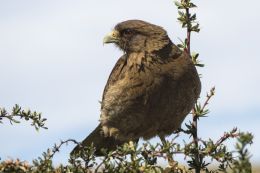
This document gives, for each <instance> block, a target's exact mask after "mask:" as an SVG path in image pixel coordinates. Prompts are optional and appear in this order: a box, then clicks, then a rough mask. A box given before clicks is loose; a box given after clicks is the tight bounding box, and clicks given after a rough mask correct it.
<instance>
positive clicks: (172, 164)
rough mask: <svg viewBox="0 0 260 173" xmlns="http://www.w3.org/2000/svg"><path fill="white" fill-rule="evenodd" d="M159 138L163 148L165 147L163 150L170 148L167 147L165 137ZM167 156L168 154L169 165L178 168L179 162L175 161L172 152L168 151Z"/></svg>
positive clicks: (160, 136)
mask: <svg viewBox="0 0 260 173" xmlns="http://www.w3.org/2000/svg"><path fill="white" fill-rule="evenodd" d="M159 138H160V140H161V142H162V147H163V148H164V147H166V148H168V146H167V141H166V139H165V136H163V135H159ZM165 154H166V156H167V160H168V164H169V165H170V166H171V167H176V166H178V162H176V161H174V159H173V155H172V154H171V153H170V150H168V151H166V153H165Z"/></svg>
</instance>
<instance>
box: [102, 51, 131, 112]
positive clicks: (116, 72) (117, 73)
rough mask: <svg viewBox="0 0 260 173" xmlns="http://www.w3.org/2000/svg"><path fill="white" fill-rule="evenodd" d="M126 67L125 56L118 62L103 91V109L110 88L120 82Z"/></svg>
mask: <svg viewBox="0 0 260 173" xmlns="http://www.w3.org/2000/svg"><path fill="white" fill-rule="evenodd" d="M125 65H126V55H123V56H122V57H120V58H119V59H118V60H117V62H116V65H115V66H114V68H113V69H112V71H111V73H110V75H109V77H108V80H107V83H106V86H105V88H104V91H103V96H102V104H101V109H102V108H103V100H104V97H105V95H106V92H107V90H108V88H109V87H110V86H111V85H113V84H114V83H115V82H116V81H117V80H118V78H119V76H120V74H121V73H122V70H123V68H124V66H125Z"/></svg>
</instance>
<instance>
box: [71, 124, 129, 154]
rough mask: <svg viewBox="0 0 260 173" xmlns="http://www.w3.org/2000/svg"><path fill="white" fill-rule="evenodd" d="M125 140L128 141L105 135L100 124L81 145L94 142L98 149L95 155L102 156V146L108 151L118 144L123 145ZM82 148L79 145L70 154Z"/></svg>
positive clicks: (88, 144)
mask: <svg viewBox="0 0 260 173" xmlns="http://www.w3.org/2000/svg"><path fill="white" fill-rule="evenodd" d="M124 142H126V141H120V140H116V139H115V138H113V137H105V136H104V135H103V134H102V133H101V125H100V124H99V125H98V126H97V128H96V129H95V130H94V131H93V132H92V133H91V134H90V135H89V136H87V137H86V138H85V139H84V140H83V141H82V142H81V146H90V145H91V144H92V143H93V145H94V147H95V149H96V151H95V155H97V156H102V153H101V149H102V148H105V149H107V150H108V151H111V150H115V149H116V147H117V146H120V145H123V144H124ZM80 149H81V147H80V146H79V145H77V146H76V147H75V148H74V149H73V150H72V152H71V153H70V154H76V153H78V152H79V151H80Z"/></svg>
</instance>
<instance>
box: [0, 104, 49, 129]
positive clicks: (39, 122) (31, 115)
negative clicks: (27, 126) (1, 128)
mask: <svg viewBox="0 0 260 173" xmlns="http://www.w3.org/2000/svg"><path fill="white" fill-rule="evenodd" d="M19 118H20V119H24V120H26V121H32V122H31V126H34V127H35V129H36V130H39V129H40V128H43V129H47V127H46V126H45V121H46V118H42V115H41V113H37V112H35V111H31V110H30V109H27V110H23V109H22V108H21V107H20V106H19V105H17V104H16V105H15V106H14V107H13V109H12V111H11V113H8V112H7V111H6V109H5V108H1V107H0V123H3V120H4V119H7V120H9V122H10V123H11V124H13V123H20V121H19V120H18V119H19Z"/></svg>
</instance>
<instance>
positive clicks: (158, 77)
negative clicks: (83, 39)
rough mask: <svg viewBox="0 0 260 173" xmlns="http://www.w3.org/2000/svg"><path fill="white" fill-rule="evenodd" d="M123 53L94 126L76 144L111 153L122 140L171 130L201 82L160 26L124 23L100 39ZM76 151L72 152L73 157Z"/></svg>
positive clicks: (195, 96)
mask: <svg viewBox="0 0 260 173" xmlns="http://www.w3.org/2000/svg"><path fill="white" fill-rule="evenodd" d="M103 42H104V43H114V44H115V45H116V46H117V47H119V48H120V49H121V50H122V51H123V55H122V56H121V57H120V58H119V60H118V61H117V63H116V64H115V66H114V68H113V70H112V72H111V74H110V76H109V78H108V81H107V84H106V86H105V89H104V92H103V98H102V103H101V115H100V124H99V125H98V126H97V128H96V129H95V130H94V131H93V132H92V133H91V134H90V135H89V136H88V137H87V138H86V139H84V140H83V142H82V143H81V144H82V145H83V146H88V145H91V144H92V143H93V144H94V147H95V148H96V153H95V154H96V155H101V148H105V149H108V150H114V149H115V148H116V146H118V145H122V144H123V143H125V142H128V141H138V139H140V138H143V139H145V140H146V139H150V138H152V137H154V136H157V135H158V136H160V137H164V136H167V135H170V134H172V133H173V132H174V131H175V130H177V129H178V128H179V127H180V126H181V123H182V122H183V120H184V118H185V117H186V115H188V114H189V113H190V111H191V109H192V107H193V106H194V104H195V102H196V100H197V99H198V97H199V94H200V91H201V83H200V79H199V75H198V73H197V70H196V68H195V66H194V64H193V62H192V60H191V58H190V55H189V54H188V53H187V52H186V51H181V50H180V49H179V48H178V47H177V46H176V45H175V44H173V42H172V41H171V40H170V38H169V37H168V35H167V32H166V31H165V30H164V29H163V28H162V27H160V26H157V25H154V24H151V23H148V22H145V21H141V20H127V21H124V22H121V23H119V24H117V25H116V26H115V27H114V29H113V31H112V32H111V33H109V34H108V35H106V36H105V38H104V40H103ZM79 149H80V147H79V146H76V147H75V148H74V150H73V151H72V153H75V152H78V150H79Z"/></svg>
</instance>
